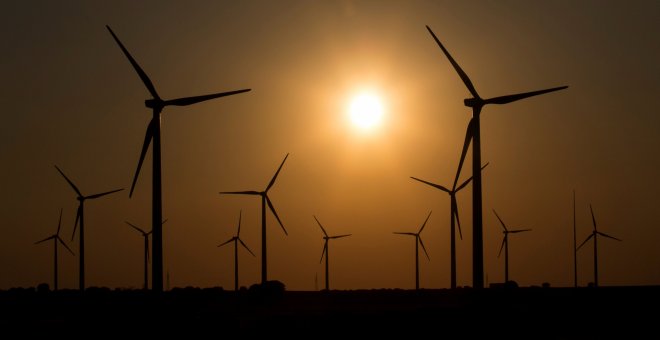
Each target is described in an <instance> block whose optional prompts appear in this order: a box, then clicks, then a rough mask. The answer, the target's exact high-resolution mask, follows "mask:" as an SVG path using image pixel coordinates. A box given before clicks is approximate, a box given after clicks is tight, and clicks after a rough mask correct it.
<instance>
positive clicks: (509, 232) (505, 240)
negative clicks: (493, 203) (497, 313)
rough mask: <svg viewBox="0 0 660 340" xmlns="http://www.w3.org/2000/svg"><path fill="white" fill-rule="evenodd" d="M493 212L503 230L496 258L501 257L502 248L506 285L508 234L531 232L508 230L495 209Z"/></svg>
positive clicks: (507, 275) (507, 277)
mask: <svg viewBox="0 0 660 340" xmlns="http://www.w3.org/2000/svg"><path fill="white" fill-rule="evenodd" d="M493 212H494V213H495V216H497V219H498V220H500V223H502V228H504V230H503V231H502V232H503V233H504V238H503V239H502V246H500V252H499V253H497V257H498V258H499V257H500V255H502V248H504V282H505V283H506V282H509V234H516V233H522V232H524V231H531V230H532V229H518V230H509V229H508V228H507V227H506V225H505V224H504V221H502V219H501V218H500V215H498V214H497V212H496V211H495V209H493Z"/></svg>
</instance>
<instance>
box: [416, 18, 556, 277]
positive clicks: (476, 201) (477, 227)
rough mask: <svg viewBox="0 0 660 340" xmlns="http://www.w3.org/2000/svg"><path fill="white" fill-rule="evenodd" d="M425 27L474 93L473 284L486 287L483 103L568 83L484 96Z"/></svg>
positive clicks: (503, 101)
mask: <svg viewBox="0 0 660 340" xmlns="http://www.w3.org/2000/svg"><path fill="white" fill-rule="evenodd" d="M426 29H427V30H428V31H429V33H431V35H432V36H433V39H435V42H436V43H438V46H440V48H441V49H442V52H444V54H445V56H447V59H449V62H450V63H451V64H452V66H453V67H454V69H455V70H456V73H458V75H459V76H460V77H461V79H462V80H463V83H464V84H465V86H466V87H467V88H468V90H469V91H470V94H472V96H473V97H472V98H468V99H465V100H464V103H465V106H467V107H471V108H472V119H471V121H470V125H472V126H471V130H472V138H473V139H474V145H473V147H472V175H473V176H474V182H473V183H472V191H473V193H472V206H473V207H472V223H473V228H474V231H473V236H472V248H473V249H472V251H473V255H472V261H473V264H472V279H473V286H474V287H475V288H483V287H484V256H483V218H482V217H483V212H482V198H481V172H480V171H479V168H480V166H481V128H480V123H479V116H480V113H481V109H482V108H483V107H484V105H487V104H507V103H511V102H514V101H517V100H521V99H525V98H529V97H533V96H538V95H541V94H544V93H549V92H553V91H558V90H563V89H565V88H567V87H568V86H560V87H554V88H550V89H545V90H540V91H533V92H525V93H518V94H512V95H506V96H501V97H494V98H489V99H483V98H481V97H480V96H479V94H478V93H477V90H476V89H475V87H474V85H472V81H470V78H468V76H467V74H466V73H465V72H464V71H463V69H461V67H460V66H458V63H456V61H455V60H454V58H452V56H451V55H450V54H449V52H448V51H447V49H445V47H444V46H443V45H442V43H441V42H440V40H439V39H438V38H437V37H436V36H435V34H434V33H433V31H431V28H430V27H428V26H426Z"/></svg>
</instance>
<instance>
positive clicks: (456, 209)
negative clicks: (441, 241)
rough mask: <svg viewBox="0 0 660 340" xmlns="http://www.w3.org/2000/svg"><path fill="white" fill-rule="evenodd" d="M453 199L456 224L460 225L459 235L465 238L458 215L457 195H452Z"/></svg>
mask: <svg viewBox="0 0 660 340" xmlns="http://www.w3.org/2000/svg"><path fill="white" fill-rule="evenodd" d="M452 199H453V201H454V202H453V203H454V204H453V209H452V210H453V214H454V217H455V218H456V224H457V225H458V236H459V237H460V238H461V240H463V231H461V219H460V218H459V217H458V203H457V202H456V197H454V196H452Z"/></svg>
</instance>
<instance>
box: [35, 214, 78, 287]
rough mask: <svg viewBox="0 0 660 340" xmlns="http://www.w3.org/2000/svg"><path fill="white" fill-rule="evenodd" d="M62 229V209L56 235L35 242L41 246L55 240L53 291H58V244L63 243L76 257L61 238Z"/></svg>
mask: <svg viewBox="0 0 660 340" xmlns="http://www.w3.org/2000/svg"><path fill="white" fill-rule="evenodd" d="M61 227H62V209H60V220H59V222H57V232H56V233H55V234H53V235H51V236H48V237H46V238H45V239H43V240H41V241H37V242H34V244H39V243H42V242H46V241H48V240H53V251H54V253H53V259H54V260H53V290H57V242H58V241H59V242H60V243H62V245H63V246H64V248H66V250H68V251H69V253H71V255H74V256H75V255H76V254H74V253H73V251H71V249H69V247H68V246H67V245H66V243H64V241H63V240H62V238H61V237H60V228H61Z"/></svg>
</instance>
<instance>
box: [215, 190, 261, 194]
mask: <svg viewBox="0 0 660 340" xmlns="http://www.w3.org/2000/svg"><path fill="white" fill-rule="evenodd" d="M220 195H261V193H260V192H258V191H221V192H220Z"/></svg>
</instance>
